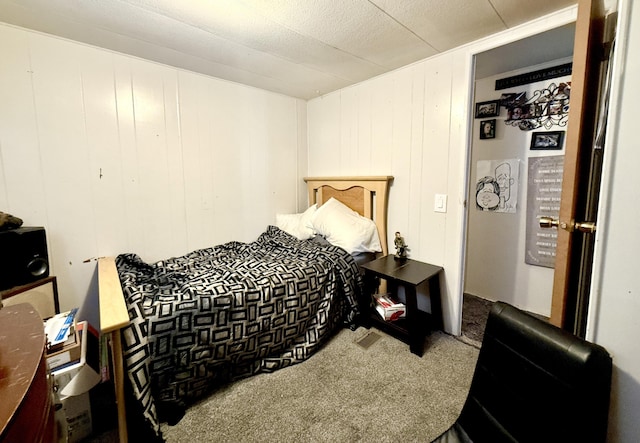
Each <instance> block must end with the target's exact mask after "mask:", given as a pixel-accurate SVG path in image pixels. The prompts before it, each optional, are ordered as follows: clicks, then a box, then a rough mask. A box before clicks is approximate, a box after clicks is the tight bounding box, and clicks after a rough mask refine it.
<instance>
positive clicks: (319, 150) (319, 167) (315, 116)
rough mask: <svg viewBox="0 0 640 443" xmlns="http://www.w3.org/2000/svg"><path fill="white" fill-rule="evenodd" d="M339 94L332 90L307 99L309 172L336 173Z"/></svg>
mask: <svg viewBox="0 0 640 443" xmlns="http://www.w3.org/2000/svg"><path fill="white" fill-rule="evenodd" d="M341 95H342V92H335V93H332V94H328V95H324V96H322V97H320V98H318V99H315V100H312V101H309V102H308V103H307V114H308V115H307V121H308V129H307V130H308V132H309V163H308V164H309V172H308V175H309V176H316V177H323V176H332V175H338V174H337V166H338V165H337V164H336V163H337V162H338V159H339V156H340V137H341V135H340V132H341V131H340V115H341V113H342V112H341V108H340V106H341V101H342V99H341Z"/></svg>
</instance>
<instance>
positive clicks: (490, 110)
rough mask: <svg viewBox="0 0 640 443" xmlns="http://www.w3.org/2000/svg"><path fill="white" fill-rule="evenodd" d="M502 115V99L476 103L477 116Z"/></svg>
mask: <svg viewBox="0 0 640 443" xmlns="http://www.w3.org/2000/svg"><path fill="white" fill-rule="evenodd" d="M498 115H500V100H490V101H488V102H478V103H476V118H484V117H497V116H498Z"/></svg>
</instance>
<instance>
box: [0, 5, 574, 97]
mask: <svg viewBox="0 0 640 443" xmlns="http://www.w3.org/2000/svg"><path fill="white" fill-rule="evenodd" d="M575 2H576V0H536V1H519V0H0V21H2V22H5V23H9V24H14V25H17V26H22V27H25V28H30V29H34V30H37V31H41V32H45V33H49V34H54V35H58V36H61V37H65V38H69V39H72V40H76V41H80V42H84V43H88V44H91V45H96V46H100V47H103V48H107V49H111V50H114V51H118V52H123V53H126V54H130V55H134V56H137V57H142V58H145V59H148V60H154V61H157V62H160V63H164V64H167V65H171V66H175V67H178V68H183V69H187V70H190V71H195V72H200V73H203V74H207V75H211V76H214V77H218V78H222V79H227V80H230V81H234V82H239V83H244V84H247V85H251V86H255V87H258V88H262V89H266V90H270V91H274V92H280V93H283V94H286V95H290V96H293V97H299V98H303V99H310V98H313V97H317V96H319V95H322V94H326V93H328V92H331V91H334V90H336V89H340V88H343V87H345V86H348V85H351V84H354V83H357V82H360V81H362V80H365V79H368V78H371V77H374V76H376V75H379V74H382V73H384V72H388V71H390V70H393V69H396V68H398V67H401V66H404V65H407V64H409V63H412V62H415V61H418V60H421V59H424V58H427V57H430V56H433V55H435V54H437V53H439V52H443V51H446V50H448V49H451V48H454V47H457V46H460V45H462V44H464V43H468V42H471V41H474V40H477V39H479V38H482V37H484V36H487V35H490V34H494V33H496V32H499V31H503V30H505V29H508V28H511V27H514V26H516V25H519V24H522V23H524V22H527V21H530V20H532V19H535V18H537V17H540V16H542V15H546V14H548V13H551V12H554V11H557V10H559V9H563V8H565V7H568V6H571V5H573V4H575Z"/></svg>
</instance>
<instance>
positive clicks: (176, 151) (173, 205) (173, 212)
mask: <svg viewBox="0 0 640 443" xmlns="http://www.w3.org/2000/svg"><path fill="white" fill-rule="evenodd" d="M161 75H162V85H163V95H164V97H163V103H164V126H165V143H166V151H167V169H168V182H169V189H168V191H167V197H168V198H167V200H168V202H167V203H168V205H167V207H166V208H165V214H164V216H165V217H166V218H167V219H168V222H169V226H170V231H168V232H167V233H164V235H163V238H164V239H166V248H165V249H164V250H163V254H164V257H168V256H174V255H183V254H186V253H187V252H189V249H188V248H187V224H186V220H185V210H184V208H185V198H186V197H185V183H184V182H185V179H184V165H183V146H182V139H181V137H180V109H181V108H180V85H179V83H178V72H177V71H176V70H174V69H162V72H161ZM169 234H170V236H171V238H170V239H168V238H167V236H168V235H169ZM161 241H162V240H161Z"/></svg>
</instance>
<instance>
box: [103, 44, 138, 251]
mask: <svg viewBox="0 0 640 443" xmlns="http://www.w3.org/2000/svg"><path fill="white" fill-rule="evenodd" d="M113 62H114V77H115V78H114V88H115V100H116V110H117V125H118V151H119V152H118V157H117V160H118V161H119V162H120V165H121V168H122V178H121V186H122V194H121V196H119V197H118V196H112V197H111V198H121V199H122V205H123V208H124V209H123V210H124V218H123V220H124V224H125V235H126V239H125V240H124V245H123V247H122V249H121V250H120V251H117V253H120V252H133V253H136V254H139V255H140V256H141V257H143V259H144V258H145V257H146V255H147V254H146V252H147V251H146V235H145V216H144V208H143V206H141V205H140V201H141V199H142V194H141V192H142V187H141V184H140V174H139V168H138V148H137V145H136V127H135V115H134V107H133V82H132V80H133V73H132V66H131V59H129V58H125V57H120V56H114V57H113ZM101 255H102V254H101ZM105 255H108V254H105Z"/></svg>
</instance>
